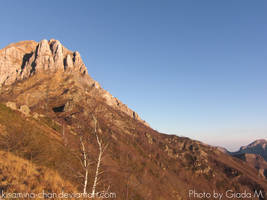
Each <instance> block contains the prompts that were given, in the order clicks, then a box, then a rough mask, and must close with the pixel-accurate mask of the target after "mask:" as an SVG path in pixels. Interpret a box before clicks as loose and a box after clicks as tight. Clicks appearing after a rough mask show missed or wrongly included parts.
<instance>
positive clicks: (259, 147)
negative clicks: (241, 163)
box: [232, 139, 267, 161]
mask: <svg viewBox="0 0 267 200" xmlns="http://www.w3.org/2000/svg"><path fill="white" fill-rule="evenodd" d="M244 153H249V154H257V155H260V156H262V157H263V158H264V160H265V161H267V140H264V139H261V140H256V141H254V142H252V143H251V144H249V145H247V146H242V147H240V149H239V151H237V152H233V153H232V154H233V155H238V154H244Z"/></svg>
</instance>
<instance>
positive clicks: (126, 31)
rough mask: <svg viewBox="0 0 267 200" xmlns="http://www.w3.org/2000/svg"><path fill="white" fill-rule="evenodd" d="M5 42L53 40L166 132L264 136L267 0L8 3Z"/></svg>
mask: <svg viewBox="0 0 267 200" xmlns="http://www.w3.org/2000/svg"><path fill="white" fill-rule="evenodd" d="M0 22H1V23H0V24H1V26H0V27H1V32H0V35H1V39H0V48H3V47H4V46H6V45H7V44H9V43H11V42H17V41H21V40H36V41H39V40H41V39H43V38H47V39H50V38H55V39H58V40H60V41H61V42H62V44H63V45H65V46H66V47H67V48H69V49H71V50H78V51H79V52H80V53H81V55H82V57H83V60H84V62H85V64H86V66H87V68H88V72H89V74H90V75H91V76H92V77H93V78H94V79H96V80H97V81H98V82H99V83H100V84H101V85H102V86H103V87H104V88H105V89H107V90H108V91H109V92H110V93H112V94H113V95H114V96H116V97H118V98H119V99H121V100H122V101H123V102H124V103H125V104H127V105H129V107H130V108H132V109H134V110H135V111H137V112H138V113H139V114H140V115H141V117H142V118H143V119H145V120H146V121H147V122H148V123H149V124H151V126H152V127H153V128H155V129H157V130H159V131H161V132H165V133H169V134H177V135H183V136H188V137H190V138H193V139H197V140H201V141H203V142H206V143H209V144H212V145H221V146H225V147H227V148H229V149H231V150H235V149H236V148H237V147H239V146H240V145H245V144H247V143H250V142H252V141H253V140H255V139H258V138H265V139H267V2H266V1H265V0H221V1H219V0H218V1H215V0H194V1H193V0H179V1H178V0H177V1H176V0H166V1H163V0H153V1H152V0H151V1H149V0H134V1H130V0H129V1H127V0H121V1H117V0H94V1H92V0H88V1H86V0H83V1H76V0H75V1H59V0H57V1H55V0H53V1H48V0H46V1H36V0H34V1H29V0H25V1H20V0H18V1H13V0H10V1H5V2H2V5H1V8H0Z"/></svg>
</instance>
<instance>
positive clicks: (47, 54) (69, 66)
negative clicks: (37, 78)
mask: <svg viewBox="0 0 267 200" xmlns="http://www.w3.org/2000/svg"><path fill="white" fill-rule="evenodd" d="M23 46H28V48H25V47H23ZM56 71H66V72H79V73H80V74H82V75H84V74H87V69H86V67H85V65H84V63H83V61H82V58H81V56H80V54H79V53H78V52H77V51H75V52H71V51H70V50H68V49H67V48H65V47H63V45H62V44H61V43H60V42H59V41H58V40H55V39H51V40H49V41H48V40H46V39H44V40H42V41H40V42H39V43H37V42H34V41H24V42H20V43H16V44H12V45H9V46H7V47H6V48H4V49H2V50H0V86H2V85H11V84H12V83H14V82H16V81H17V80H23V79H25V78H27V77H30V76H31V75H33V74H35V73H39V72H56Z"/></svg>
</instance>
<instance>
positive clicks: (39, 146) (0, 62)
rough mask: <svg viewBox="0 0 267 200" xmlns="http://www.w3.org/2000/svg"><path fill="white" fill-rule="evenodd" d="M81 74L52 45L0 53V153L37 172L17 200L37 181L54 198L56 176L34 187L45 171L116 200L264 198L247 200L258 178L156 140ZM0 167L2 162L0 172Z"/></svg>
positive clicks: (200, 149) (203, 151) (188, 146)
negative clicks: (226, 194) (216, 195)
mask: <svg viewBox="0 0 267 200" xmlns="http://www.w3.org/2000/svg"><path fill="white" fill-rule="evenodd" d="M91 67H93V66H91ZM87 69H88V70H89V71H90V67H88V68H86V67H85V65H84V63H83V61H82V58H81V56H80V54H79V53H78V52H77V51H75V52H72V51H70V50H68V49H67V48H65V47H64V46H63V45H62V44H61V43H60V42H59V41H57V40H54V39H51V40H49V41H47V40H42V41H41V42H35V41H23V42H19V43H14V44H11V45H9V46H7V47H6V48H4V49H2V50H0V80H1V81H0V83H1V89H0V151H2V152H4V153H6V152H8V153H9V154H11V155H12V156H14V157H16V159H17V160H18V161H19V162H25V163H30V164H32V165H33V166H34V169H36V170H37V172H36V173H35V171H36V170H33V172H31V171H29V175H31V173H35V175H33V176H32V177H31V179H29V180H28V181H22V180H18V181H17V182H18V184H19V186H18V187H19V189H16V191H19V192H29V191H31V190H32V188H31V187H30V186H29V183H28V182H29V181H32V182H34V179H35V177H36V178H37V179H38V181H39V184H41V185H44V188H43V190H44V191H46V192H49V191H50V192H51V191H58V185H56V184H53V185H51V187H48V186H45V184H44V179H43V177H45V178H46V179H49V178H51V179H52V178H53V177H52V176H53V175H44V174H41V175H40V179H39V178H38V177H39V175H38V173H39V172H40V173H41V172H42V169H47V170H51V171H52V172H53V173H56V174H58V176H59V178H58V183H60V185H62V188H64V185H63V184H62V182H61V180H65V181H66V185H67V186H68V187H67V188H68V191H69V190H70V189H73V192H75V191H80V192H86V194H87V193H93V194H94V191H96V192H101V191H102V192H103V191H104V192H112V193H114V194H116V197H117V198H116V199H119V200H130V199H134V200H150V199H151V200H152V199H153V200H177V199H191V198H193V196H192V195H197V194H199V193H196V192H205V193H208V192H210V193H212V192H213V191H214V190H216V191H217V192H222V193H224V192H225V191H226V190H233V191H236V192H244V191H246V192H251V193H254V191H255V190H256V191H261V192H262V196H260V197H255V198H251V199H264V198H265V195H266V191H267V181H266V180H265V179H263V178H262V177H260V176H257V174H258V171H257V170H256V169H255V168H253V167H250V166H248V165H247V163H246V162H243V161H240V159H238V158H234V157H232V156H230V155H228V154H225V153H223V152H221V151H219V150H218V149H217V148H216V147H212V146H209V145H206V144H203V143H201V142H199V141H195V140H191V139H189V138H186V137H178V136H175V135H167V134H163V133H159V132H157V131H155V130H154V129H152V128H151V127H150V126H149V125H148V124H147V123H146V122H145V121H144V120H143V119H141V118H140V117H139V115H138V114H137V113H136V112H135V111H133V110H131V109H130V108H128V107H127V106H126V105H125V104H123V103H122V102H121V101H120V100H119V99H117V98H115V97H113V96H112V95H111V94H110V93H109V92H107V91H106V90H104V89H103V88H101V86H100V85H99V84H98V83H97V82H96V81H95V80H94V79H92V78H91V77H90V76H89V75H88V72H87ZM6 159H9V158H6V157H5V158H4V157H2V156H0V165H3V163H4V162H5V160H6ZM26 165H28V164H26ZM0 169H1V167H0ZM38 169H39V171H38ZM21 170H23V168H22V169H21ZM3 173H4V172H3V171H0V177H1V174H2V176H3ZM6 176H7V177H10V176H12V175H11V174H10V173H8V174H7V175H6ZM49 176H51V177H49ZM21 179H22V177H21ZM51 182H53V183H56V182H55V181H53V180H52V181H51ZM68 184H70V185H68ZM3 185H4V184H3V179H2V180H0V188H3V190H4V191H5V192H8V191H13V189H12V187H11V186H10V185H7V184H6V185H5V187H2V186H3ZM85 186H86V187H85ZM34 191H36V190H34ZM201 194H203V193H200V194H199V195H201ZM207 198H208V197H206V199H207ZM110 199H112V198H110ZM222 199H227V198H226V197H224V198H222Z"/></svg>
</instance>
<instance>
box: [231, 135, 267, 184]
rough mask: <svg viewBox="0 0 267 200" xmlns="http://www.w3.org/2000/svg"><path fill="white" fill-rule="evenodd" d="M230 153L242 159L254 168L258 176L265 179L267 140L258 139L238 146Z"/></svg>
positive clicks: (266, 173) (266, 174) (266, 170)
mask: <svg viewBox="0 0 267 200" xmlns="http://www.w3.org/2000/svg"><path fill="white" fill-rule="evenodd" d="M231 155H233V156H235V157H237V158H240V159H242V160H243V161H245V162H247V163H248V165H250V166H252V167H254V168H256V169H257V170H258V172H259V174H260V176H262V177H265V178H266V179H267V140H264V139H260V140H256V141H254V142H252V143H251V144H249V145H247V146H242V147H240V149H239V151H237V152H232V153H231Z"/></svg>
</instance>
